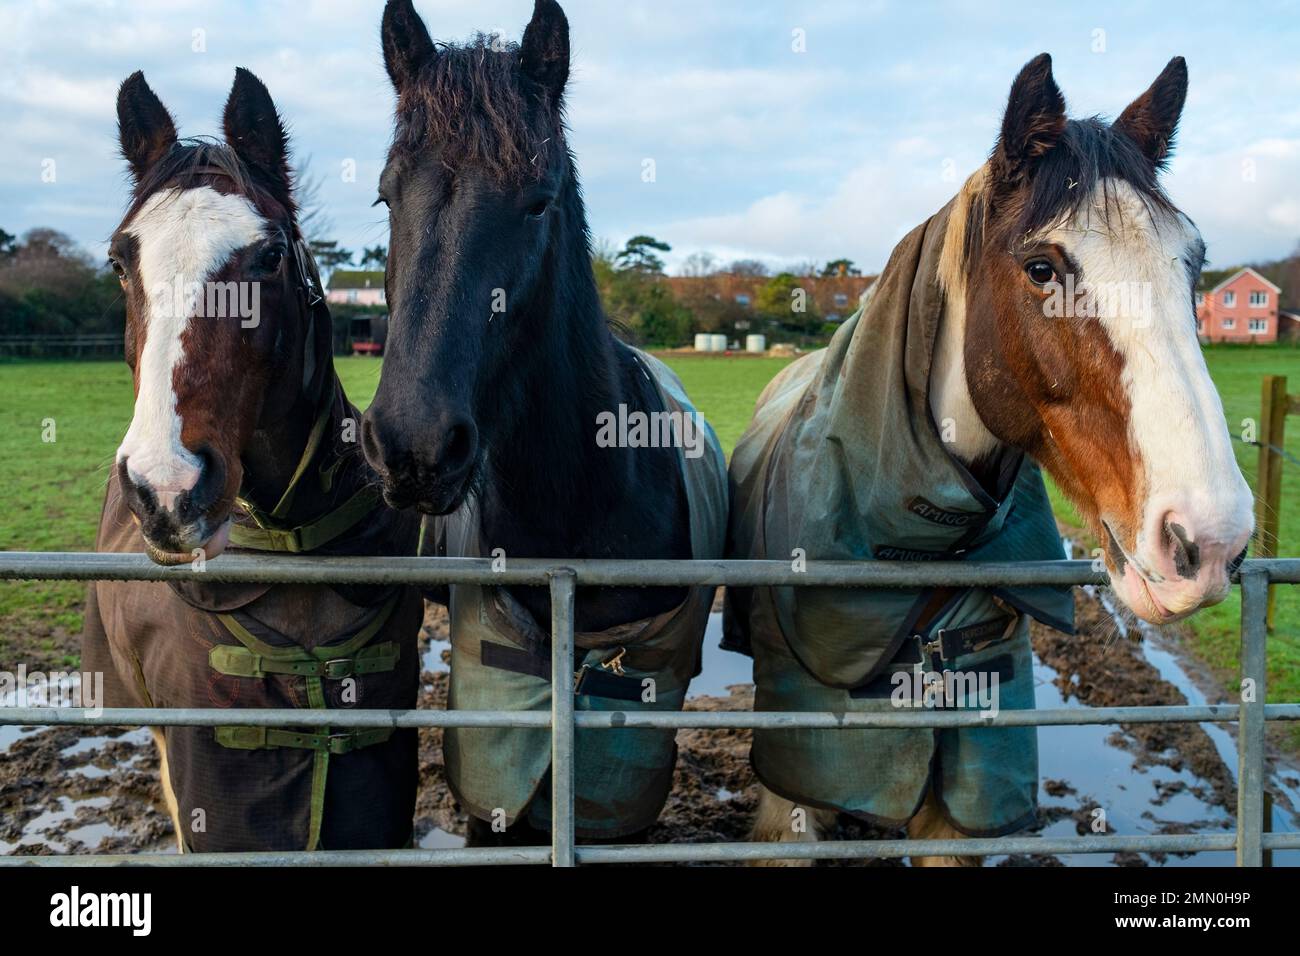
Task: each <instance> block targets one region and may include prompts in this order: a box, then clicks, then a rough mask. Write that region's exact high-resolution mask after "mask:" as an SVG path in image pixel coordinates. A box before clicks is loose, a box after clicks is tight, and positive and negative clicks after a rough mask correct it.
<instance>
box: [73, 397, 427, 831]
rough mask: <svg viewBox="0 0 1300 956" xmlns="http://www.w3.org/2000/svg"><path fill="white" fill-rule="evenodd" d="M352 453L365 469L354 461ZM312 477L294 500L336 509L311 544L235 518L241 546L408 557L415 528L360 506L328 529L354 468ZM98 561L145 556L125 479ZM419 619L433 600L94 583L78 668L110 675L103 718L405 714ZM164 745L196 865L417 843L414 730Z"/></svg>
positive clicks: (342, 406) (225, 734)
mask: <svg viewBox="0 0 1300 956" xmlns="http://www.w3.org/2000/svg"><path fill="white" fill-rule="evenodd" d="M330 378H331V379H332V375H331V376H330ZM327 384H328V385H329V386H332V387H331V388H329V389H328V391H327V392H326V393H325V396H324V406H325V408H324V413H323V414H322V416H321V418H322V420H324V419H326V418H329V419H330V420H331V421H337V420H339V419H341V418H342V417H344V416H349V415H350V416H352V417H353V418H354V419H355V418H357V417H359V414H360V413H359V412H357V411H356V409H355V408H353V407H352V406H351V405H350V404H347V399H346V398H345V397H344V396H343V392H342V389H341V388H340V387H339V386H338V383H337V381H331V382H329V383H327ZM331 412H332V414H325V413H331ZM348 454H349V455H355V456H357V457H356V458H355V459H353V460H354V461H359V452H358V451H357V450H356V449H355V446H354V447H353V448H352V450H351V451H350V452H349V453H348ZM306 459H307V456H304V464H306V463H307V462H306ZM311 463H312V464H313V465H317V464H318V465H319V468H318V469H317V468H313V469H311V470H310V471H306V472H304V481H303V482H302V484H303V485H306V484H312V485H314V484H315V483H316V481H317V480H319V483H320V486H319V487H312V488H304V487H301V485H300V486H299V493H300V495H301V494H312V495H317V496H323V499H324V500H325V501H328V502H330V503H331V504H330V505H329V507H330V508H333V509H335V510H331V511H329V513H328V514H327V516H326V519H325V520H323V521H321V522H316V523H314V524H313V526H312V528H311V529H273V528H268V527H267V526H266V525H267V522H266V520H265V516H262V515H257V516H256V520H255V517H254V514H250V512H249V511H248V510H240V511H237V512H236V528H235V529H234V531H233V532H232V535H231V540H232V543H238V542H241V541H263V540H267V539H268V536H272V537H274V538H276V539H280V540H282V541H288V540H292V541H294V542H296V543H295V544H293V545H292V549H293V550H313V551H315V553H318V554H360V555H366V554H403V553H405V554H413V553H414V551H415V547H416V535H417V534H418V525H417V523H416V522H415V521H414V520H413V519H412V518H410V517H409V516H406V515H402V514H399V513H397V512H392V511H388V510H387V509H383V508H367V509H361V510H358V509H357V508H356V507H355V504H353V505H352V506H351V508H350V509H349V510H350V513H351V515H352V517H351V518H349V519H347V521H345V522H343V523H342V524H341V523H340V522H339V521H338V520H333V521H331V520H330V518H331V517H332V516H333V515H337V514H340V513H347V512H346V511H345V509H348V502H351V501H353V500H354V499H353V498H349V496H350V495H354V494H357V492H356V484H355V483H348V482H345V481H344V480H343V478H344V477H345V475H346V467H345V468H344V469H343V473H342V474H340V470H339V469H338V465H339V461H338V459H337V457H336V456H334V455H332V454H331V453H330V452H329V451H328V450H326V451H325V452H324V453H323V454H322V455H321V456H320V457H318V458H314V459H313V460H312V462H311ZM339 502H343V504H342V507H340V506H339ZM250 508H251V506H250ZM344 525H346V526H344ZM321 529H325V530H324V531H322V530H321ZM308 530H313V531H314V536H315V537H316V538H318V539H319V538H320V537H322V535H324V536H328V537H329V539H330V540H329V542H328V543H327V544H322V545H321V546H319V547H310V546H309V547H301V546H302V545H303V543H304V542H305V543H306V544H308V545H310V544H311V543H312V541H311V538H312V535H309V534H308V533H306V532H307V531H308ZM95 549H96V550H97V551H110V552H116V553H129V552H143V551H144V544H143V540H142V538H141V536H140V532H139V529H138V527H137V526H136V524H135V522H134V519H133V516H132V515H131V513H130V511H129V509H128V508H127V507H126V504H125V503H124V501H123V498H122V489H121V487H120V485H119V482H118V479H117V475H116V472H114V475H113V477H112V478H111V479H110V481H109V485H108V490H107V495H106V498H105V502H104V509H103V513H102V515H101V518H100V525H99V533H98V536H97V538H96V542H95ZM280 549H281V550H290V546H289V545H288V544H284V545H283V546H282V547H281V548H280ZM238 550H239V549H238V548H232V551H238ZM214 560H215V561H220V560H221V558H215V559H214ZM422 618H423V600H422V599H421V597H420V595H419V593H418V592H417V591H416V590H415V589H412V588H369V587H340V588H338V589H334V588H329V587H322V586H306V585H266V584H251V585H245V584H217V583H208V582H201V581H190V582H176V583H156V582H126V581H97V582H94V583H93V584H92V585H91V586H90V592H89V597H88V601H87V607H86V623H85V630H84V632H83V634H82V660H83V666H84V667H85V668H86V669H87V670H90V671H97V672H101V673H103V674H104V675H105V677H104V686H105V696H106V705H107V706H109V707H229V708H248V707H277V708H279V707H303V708H330V709H334V708H355V707H360V708H367V709H370V708H373V709H379V710H388V709H403V710H405V709H411V708H414V707H415V704H416V694H417V689H418V683H419V654H418V649H417V639H418V634H419V628H420V622H421V620H422ZM164 736H165V741H166V755H167V764H166V765H165V769H166V770H167V771H168V775H169V780H170V783H171V787H172V790H173V792H174V793H175V796H176V802H177V810H178V815H179V818H180V824H181V831H182V832H181V835H180V836H181V840H182V842H183V845H184V847H185V850H186V851H187V852H191V851H192V852H202V851H234V850H292V849H298V850H301V849H308V850H311V849H360V848H383V847H401V846H404V845H407V844H408V843H409V842H410V839H411V826H412V818H413V814H414V808H415V792H416V785H417V753H416V732H415V731H414V730H397V731H393V730H391V729H386V728H381V729H374V730H372V729H361V730H350V731H347V732H331V730H330V729H329V728H324V729H320V728H315V729H313V728H302V727H299V728H293V727H284V728H249V727H235V726H233V725H232V726H223V727H217V728H213V727H167V728H165V730H164Z"/></svg>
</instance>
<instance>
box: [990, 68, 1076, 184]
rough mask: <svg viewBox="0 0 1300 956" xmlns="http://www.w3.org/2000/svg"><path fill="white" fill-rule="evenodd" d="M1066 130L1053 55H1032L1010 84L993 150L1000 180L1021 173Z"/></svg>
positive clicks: (1049, 148)
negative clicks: (1009, 93)
mask: <svg viewBox="0 0 1300 956" xmlns="http://www.w3.org/2000/svg"><path fill="white" fill-rule="evenodd" d="M1064 130H1065V97H1063V96H1062V95H1061V91H1060V89H1059V88H1058V87H1057V85H1056V80H1054V79H1053V78H1052V58H1051V57H1050V56H1049V55H1048V54H1046V53H1040V54H1039V55H1038V56H1036V57H1034V58H1033V59H1032V60H1030V61H1029V62H1028V63H1026V64H1025V65H1024V67H1023V68H1022V69H1021V71H1020V75H1019V76H1017V77H1016V80H1015V82H1014V83H1012V84H1011V96H1010V97H1008V99H1007V112H1006V115H1005V116H1003V118H1002V136H1001V138H1000V139H999V140H998V145H997V149H996V150H995V151H994V160H995V171H996V172H997V174H998V176H999V178H1001V179H1003V180H1012V181H1014V180H1017V179H1020V178H1021V177H1023V176H1024V175H1025V174H1026V173H1027V172H1028V171H1029V169H1031V168H1032V166H1033V164H1034V162H1035V161H1036V160H1037V159H1038V158H1039V157H1041V156H1042V155H1043V154H1044V153H1047V152H1048V151H1049V150H1051V148H1052V147H1053V146H1055V145H1056V141H1057V140H1058V139H1060V138H1061V133H1062V132H1064Z"/></svg>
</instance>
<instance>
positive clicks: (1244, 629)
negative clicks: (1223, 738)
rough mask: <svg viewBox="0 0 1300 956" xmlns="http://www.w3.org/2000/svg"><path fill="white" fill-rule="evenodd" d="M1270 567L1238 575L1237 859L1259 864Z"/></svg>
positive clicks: (1261, 856)
mask: <svg viewBox="0 0 1300 956" xmlns="http://www.w3.org/2000/svg"><path fill="white" fill-rule="evenodd" d="M1267 607H1268V572H1267V571H1262V570H1257V569H1255V568H1251V569H1250V570H1248V571H1245V572H1243V573H1242V575H1241V686H1240V688H1239V689H1238V693H1239V694H1241V720H1239V721H1238V722H1237V865H1238V866H1263V865H1264V849H1263V844H1262V841H1261V836H1262V835H1263V832H1264V683H1265V680H1266V678H1267V675H1268V668H1267V666H1266V664H1265V657H1266V653H1267V651H1266V645H1267V637H1268V624H1267V619H1266V617H1265V613H1264V612H1265V609H1266V608H1267Z"/></svg>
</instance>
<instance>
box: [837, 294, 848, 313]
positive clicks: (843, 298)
mask: <svg viewBox="0 0 1300 956" xmlns="http://www.w3.org/2000/svg"><path fill="white" fill-rule="evenodd" d="M835 304H836V305H837V306H839V307H840V308H841V309H842V308H844V307H845V306H846V305H848V304H849V297H848V296H847V295H845V294H844V293H843V292H836V293H835Z"/></svg>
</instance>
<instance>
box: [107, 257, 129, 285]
mask: <svg viewBox="0 0 1300 956" xmlns="http://www.w3.org/2000/svg"><path fill="white" fill-rule="evenodd" d="M108 264H109V267H110V268H112V270H113V275H115V276H117V277H118V278H119V279H121V280H123V281H126V266H124V265H122V263H120V262H118V261H117V260H116V259H114V258H112V257H111V256H110V257H109V260H108Z"/></svg>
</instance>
